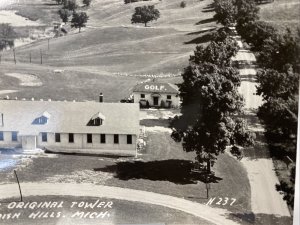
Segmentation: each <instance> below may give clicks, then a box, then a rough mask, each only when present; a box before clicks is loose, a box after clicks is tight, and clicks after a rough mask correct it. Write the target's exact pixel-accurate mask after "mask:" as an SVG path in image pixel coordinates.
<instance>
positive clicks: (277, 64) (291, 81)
mask: <svg viewBox="0 0 300 225" xmlns="http://www.w3.org/2000/svg"><path fill="white" fill-rule="evenodd" d="M214 7H215V12H216V15H215V17H214V18H215V19H216V20H217V22H218V23H221V24H223V25H224V26H225V27H226V26H232V25H234V26H236V29H237V31H238V33H239V34H240V35H241V37H242V39H243V40H244V41H245V42H247V44H248V45H249V48H250V49H251V50H252V51H253V52H254V53H255V55H256V57H257V63H258V66H259V67H260V69H259V71H258V75H257V82H258V87H257V94H258V95H262V97H263V100H264V103H263V105H262V106H260V107H259V109H258V112H257V115H258V117H259V119H260V120H261V121H262V123H263V124H264V126H265V137H266V139H267V141H268V144H269V147H270V153H271V155H272V157H274V158H275V159H279V160H282V161H285V162H286V161H287V159H288V158H290V159H292V161H294V162H295V161H296V150H297V122H298V118H297V115H298V98H299V96H298V93H299V70H300V66H299V65H300V57H299V56H300V30H299V28H298V30H297V31H296V32H291V30H289V29H288V28H287V29H286V30H285V31H283V32H282V31H281V32H279V31H278V30H277V29H276V28H275V27H273V26H272V25H270V24H268V23H266V22H263V21H260V20H259V8H258V7H257V1H254V0H215V1H214ZM289 174H290V176H289V178H288V179H281V180H280V185H278V186H277V187H276V188H277V190H278V191H282V192H283V193H284V199H285V200H286V201H287V203H288V204H289V205H290V206H291V207H293V204H294V184H295V167H292V168H290V172H289Z"/></svg>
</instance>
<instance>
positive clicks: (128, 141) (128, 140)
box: [127, 135, 132, 145]
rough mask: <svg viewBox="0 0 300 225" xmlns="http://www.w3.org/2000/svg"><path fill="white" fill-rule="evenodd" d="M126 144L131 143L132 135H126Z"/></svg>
mask: <svg viewBox="0 0 300 225" xmlns="http://www.w3.org/2000/svg"><path fill="white" fill-rule="evenodd" d="M127 144H129V145H131V144H132V135H127Z"/></svg>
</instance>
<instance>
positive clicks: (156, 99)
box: [133, 82, 180, 108]
mask: <svg viewBox="0 0 300 225" xmlns="http://www.w3.org/2000/svg"><path fill="white" fill-rule="evenodd" d="M133 97H134V103H140V104H141V105H142V106H146V105H147V104H148V105H149V106H150V107H161V108H173V107H175V108H177V107H179V105H180V98H179V91H178V88H177V86H176V85H174V84H170V83H159V82H145V83H141V84H137V85H136V86H135V87H134V88H133ZM147 102H148V103H147Z"/></svg>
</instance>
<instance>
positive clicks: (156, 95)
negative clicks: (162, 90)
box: [151, 93, 161, 97]
mask: <svg viewBox="0 0 300 225" xmlns="http://www.w3.org/2000/svg"><path fill="white" fill-rule="evenodd" d="M151 96H152V97H160V96H161V95H160V94H159V93H152V94H151Z"/></svg>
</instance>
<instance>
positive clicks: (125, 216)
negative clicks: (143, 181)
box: [0, 196, 211, 225]
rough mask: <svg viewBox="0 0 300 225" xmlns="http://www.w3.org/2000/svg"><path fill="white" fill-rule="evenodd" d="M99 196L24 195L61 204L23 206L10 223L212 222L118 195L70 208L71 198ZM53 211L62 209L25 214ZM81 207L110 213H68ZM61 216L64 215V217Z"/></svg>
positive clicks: (0, 210) (89, 199) (86, 199)
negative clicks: (33, 216)
mask: <svg viewBox="0 0 300 225" xmlns="http://www.w3.org/2000/svg"><path fill="white" fill-rule="evenodd" d="M97 200H98V198H92V197H76V198H75V197H68V196H59V197H57V196H47V197H45V196H43V197H40V196H35V197H27V198H25V199H24V201H25V203H26V202H38V203H39V202H49V201H52V202H53V201H56V202H61V201H63V208H53V209H51V210H49V209H48V210H45V209H44V210H43V209H36V210H30V209H24V210H22V214H21V216H20V218H19V219H15V220H13V219H11V220H9V224H20V221H22V224H30V225H31V224H84V225H85V224H100V223H101V224H145V223H149V224H150V223H151V224H157V223H162V222H163V223H164V224H174V223H176V224H179V223H182V224H199V225H201V224H203V225H210V224H211V223H209V222H207V221H205V220H203V219H201V218H198V217H195V216H192V215H189V214H187V213H183V212H181V211H178V210H173V209H170V208H166V207H162V206H157V205H150V204H144V203H139V202H129V201H122V200H117V199H105V198H103V199H102V198H101V199H99V200H100V201H103V202H108V201H112V202H113V205H112V208H106V209H104V208H94V209H84V208H78V207H76V206H75V207H73V208H71V205H72V202H81V201H84V202H89V203H94V202H95V201H97ZM19 211H20V210H18V209H10V210H9V209H7V207H6V204H3V205H2V206H0V213H3V214H4V213H17V212H19ZM38 211H42V212H46V211H50V212H54V213H55V215H56V214H57V213H58V212H61V213H62V215H61V216H60V217H59V218H36V219H28V216H29V215H30V214H31V213H32V212H38ZM77 211H82V212H84V213H87V212H98V213H100V212H105V211H108V213H109V214H110V216H109V217H107V216H105V217H104V218H101V217H100V218H95V219H91V218H76V217H75V218H71V216H72V215H73V214H74V213H75V212H77ZM63 216H64V217H63Z"/></svg>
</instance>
